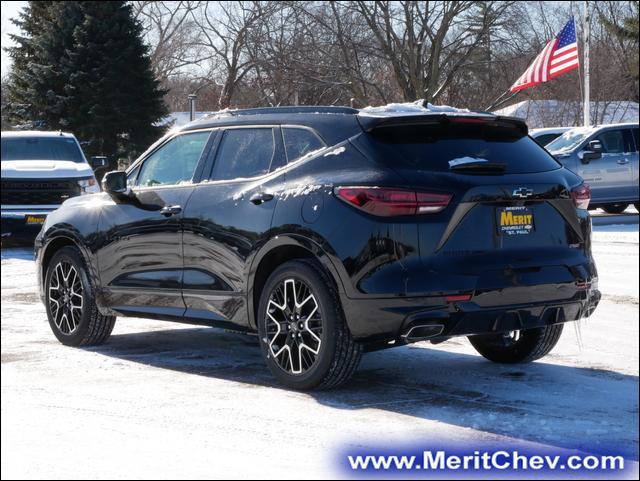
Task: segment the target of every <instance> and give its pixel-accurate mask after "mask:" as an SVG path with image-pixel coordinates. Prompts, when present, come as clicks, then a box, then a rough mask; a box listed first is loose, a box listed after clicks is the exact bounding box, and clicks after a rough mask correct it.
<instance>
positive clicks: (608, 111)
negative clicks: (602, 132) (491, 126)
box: [494, 100, 638, 129]
mask: <svg viewBox="0 0 640 481" xmlns="http://www.w3.org/2000/svg"><path fill="white" fill-rule="evenodd" d="M494 113H495V114H497V115H505V116H508V117H519V118H521V119H524V120H525V121H526V122H527V125H528V126H529V128H532V129H533V128H542V127H574V126H577V125H582V103H581V102H577V101H572V102H569V101H562V100H525V101H523V102H518V103H517V104H513V105H509V106H508V107H504V108H502V109H499V110H496V111H494ZM591 121H592V123H594V124H600V125H602V124H615V123H622V122H638V103H637V102H627V101H610V102H607V101H605V102H602V101H601V102H591Z"/></svg>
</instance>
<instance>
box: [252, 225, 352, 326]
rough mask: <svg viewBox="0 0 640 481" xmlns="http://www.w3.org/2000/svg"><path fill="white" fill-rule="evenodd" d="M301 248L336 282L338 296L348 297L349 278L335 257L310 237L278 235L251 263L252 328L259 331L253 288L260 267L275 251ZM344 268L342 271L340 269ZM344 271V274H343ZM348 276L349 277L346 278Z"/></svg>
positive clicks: (259, 251) (265, 245)
mask: <svg viewBox="0 0 640 481" xmlns="http://www.w3.org/2000/svg"><path fill="white" fill-rule="evenodd" d="M287 246H290V247H301V248H303V249H305V250H307V251H309V252H310V253H311V254H312V255H313V256H314V258H315V259H316V260H317V261H318V262H320V264H321V265H322V266H323V267H324V268H325V269H326V270H327V272H328V273H329V275H330V276H331V277H332V279H333V280H334V282H335V283H336V287H337V288H338V294H339V295H340V296H343V295H346V294H347V291H346V289H345V287H346V286H347V285H348V283H345V281H344V280H345V279H346V278H347V277H348V276H347V274H346V271H345V270H344V267H342V263H341V262H340V260H339V259H338V258H337V257H336V256H335V255H332V254H331V253H330V252H328V251H327V249H325V248H323V247H322V245H321V244H320V243H319V242H317V241H315V240H313V239H310V238H309V237H306V236H304V235H301V234H294V233H285V234H278V235H277V236H274V237H272V238H271V239H269V240H268V241H267V242H266V243H265V244H264V245H263V246H262V247H261V248H260V249H259V250H258V251H257V252H256V254H255V255H254V257H253V260H252V261H251V264H250V268H249V273H248V276H247V286H246V292H247V314H248V316H249V324H250V325H251V327H252V328H255V329H257V327H258V326H257V321H256V319H255V315H254V308H255V306H254V302H253V294H254V293H253V286H254V284H255V277H256V273H257V271H258V267H259V266H260V263H261V262H262V260H263V259H264V258H265V257H266V256H267V255H268V254H270V253H271V252H272V251H273V250H274V249H277V248H280V247H287ZM340 267H342V269H340ZM341 270H342V273H341ZM345 276H347V277H345Z"/></svg>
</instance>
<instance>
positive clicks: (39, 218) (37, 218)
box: [27, 215, 46, 224]
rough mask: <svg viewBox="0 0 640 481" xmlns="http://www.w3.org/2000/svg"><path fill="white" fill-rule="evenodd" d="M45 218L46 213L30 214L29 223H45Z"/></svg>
mask: <svg viewBox="0 0 640 481" xmlns="http://www.w3.org/2000/svg"><path fill="white" fill-rule="evenodd" d="M45 219H46V216H44V215H28V216H27V224H44V220H45Z"/></svg>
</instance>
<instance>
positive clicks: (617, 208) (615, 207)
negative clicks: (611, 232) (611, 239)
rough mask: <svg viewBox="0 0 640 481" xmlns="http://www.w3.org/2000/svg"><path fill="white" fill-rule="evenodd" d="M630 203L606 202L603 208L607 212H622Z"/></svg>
mask: <svg viewBox="0 0 640 481" xmlns="http://www.w3.org/2000/svg"><path fill="white" fill-rule="evenodd" d="M627 207H629V204H605V205H603V206H602V210H604V211H605V212H606V213H607V214H622V213H623V212H624V211H625V210H626V209H627Z"/></svg>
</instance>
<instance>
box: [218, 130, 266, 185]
mask: <svg viewBox="0 0 640 481" xmlns="http://www.w3.org/2000/svg"><path fill="white" fill-rule="evenodd" d="M274 148H275V142H274V139H273V129H270V128H263V129H230V130H227V131H225V133H224V136H223V137H222V142H221V143H220V147H219V149H218V155H217V156H216V161H215V165H214V168H213V175H212V178H213V179H214V180H228V179H238V178H247V177H255V176H258V175H262V174H266V173H267V172H268V171H269V166H270V165H271V159H272V158H273V152H274Z"/></svg>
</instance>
